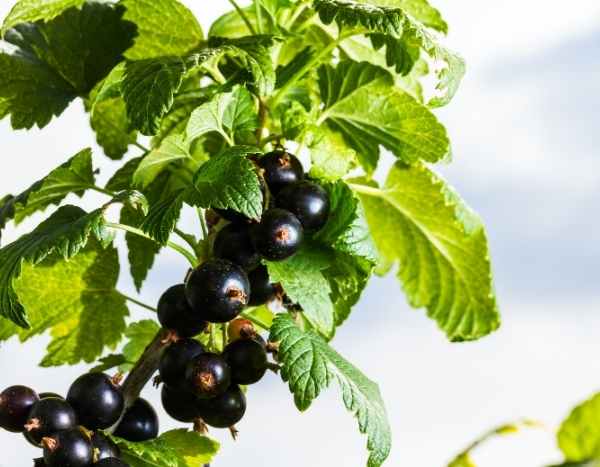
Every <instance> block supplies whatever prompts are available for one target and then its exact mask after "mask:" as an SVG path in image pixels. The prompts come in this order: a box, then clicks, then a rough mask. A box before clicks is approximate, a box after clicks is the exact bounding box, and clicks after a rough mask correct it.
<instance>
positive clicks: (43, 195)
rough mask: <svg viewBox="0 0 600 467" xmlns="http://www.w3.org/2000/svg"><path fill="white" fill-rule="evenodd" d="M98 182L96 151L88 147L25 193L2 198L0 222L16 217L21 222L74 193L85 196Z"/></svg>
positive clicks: (16, 220) (0, 202) (3, 222)
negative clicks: (93, 152) (95, 164)
mask: <svg viewBox="0 0 600 467" xmlns="http://www.w3.org/2000/svg"><path fill="white" fill-rule="evenodd" d="M94 183H95V179H94V169H93V168H92V150H91V149H89V148H87V149H84V150H83V151H80V152H79V153H77V154H76V155H75V156H73V157H72V158H71V159H69V160H68V161H67V162H65V163H64V164H62V165H61V166H60V167H58V168H56V169H54V170H53V171H52V172H50V173H49V174H48V175H46V177H44V178H43V179H41V180H38V181H37V182H35V183H34V184H33V185H32V186H31V187H29V188H28V189H27V190H25V191H24V192H23V193H21V194H19V195H17V196H16V197H6V198H4V199H3V200H2V201H0V224H2V225H4V224H5V223H6V222H7V221H9V220H12V219H14V220H15V222H16V223H20V222H22V221H23V220H24V219H25V218H27V217H29V216H31V215H32V214H34V213H36V212H38V211H43V210H44V209H46V208H47V207H48V206H50V205H53V204H54V205H57V204H60V203H61V201H62V200H63V199H65V197H66V196H67V195H68V194H70V193H74V194H76V195H77V196H82V195H83V192H84V191H85V190H86V189H88V188H90V187H91V186H94Z"/></svg>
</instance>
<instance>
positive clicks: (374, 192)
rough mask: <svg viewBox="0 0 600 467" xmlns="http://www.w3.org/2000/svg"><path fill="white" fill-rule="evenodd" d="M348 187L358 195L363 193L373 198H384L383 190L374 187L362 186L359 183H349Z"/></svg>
mask: <svg viewBox="0 0 600 467" xmlns="http://www.w3.org/2000/svg"><path fill="white" fill-rule="evenodd" d="M348 186H349V187H350V188H351V189H352V190H353V191H356V192H357V193H362V194H363V195H367V196H373V197H375V198H384V197H385V196H384V193H383V191H382V190H381V189H379V188H375V187H373V186H368V185H361V184H359V183H348Z"/></svg>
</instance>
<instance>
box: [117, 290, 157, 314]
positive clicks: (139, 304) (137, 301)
mask: <svg viewBox="0 0 600 467" xmlns="http://www.w3.org/2000/svg"><path fill="white" fill-rule="evenodd" d="M117 293H118V294H119V295H120V296H121V297H123V298H124V299H125V300H127V301H128V302H131V303H134V304H136V305H137V306H140V307H142V308H145V309H146V310H148V311H153V312H154V313H156V308H154V307H152V306H150V305H146V304H145V303H143V302H140V301H139V300H137V299H135V298H133V297H130V296H129V295H127V294H124V293H123V292H119V291H117Z"/></svg>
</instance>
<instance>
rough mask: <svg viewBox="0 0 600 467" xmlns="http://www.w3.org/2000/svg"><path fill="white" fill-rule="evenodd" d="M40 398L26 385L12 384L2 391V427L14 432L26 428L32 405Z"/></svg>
mask: <svg viewBox="0 0 600 467" xmlns="http://www.w3.org/2000/svg"><path fill="white" fill-rule="evenodd" d="M38 400H39V397H38V395H37V393H36V392H35V391H34V390H33V389H30V388H28V387H26V386H11V387H9V388H6V389H5V390H4V391H2V393H0V427H2V428H4V429H5V430H8V431H12V432H13V433H20V432H22V431H23V430H24V425H25V422H27V418H28V417H29V411H30V410H31V407H33V405H34V404H35V403H36V402H37V401H38Z"/></svg>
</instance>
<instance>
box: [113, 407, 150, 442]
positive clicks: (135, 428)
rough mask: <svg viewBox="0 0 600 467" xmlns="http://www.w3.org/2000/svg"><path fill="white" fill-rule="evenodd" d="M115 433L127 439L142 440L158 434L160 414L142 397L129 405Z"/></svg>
mask: <svg viewBox="0 0 600 467" xmlns="http://www.w3.org/2000/svg"><path fill="white" fill-rule="evenodd" d="M115 435H117V436H118V437H119V438H123V439H126V440H127V441H133V442H140V441H148V440H150V439H154V438H156V437H157V436H158V415H156V411H155V410H154V408H153V407H152V406H151V405H150V403H149V402H148V401H147V400H145V399H142V398H141V397H140V398H138V399H136V401H135V402H134V403H133V404H132V405H131V407H129V408H128V409H127V410H126V411H125V414H124V415H123V418H122V419H121V421H120V422H119V425H118V426H117V429H116V430H115Z"/></svg>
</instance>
